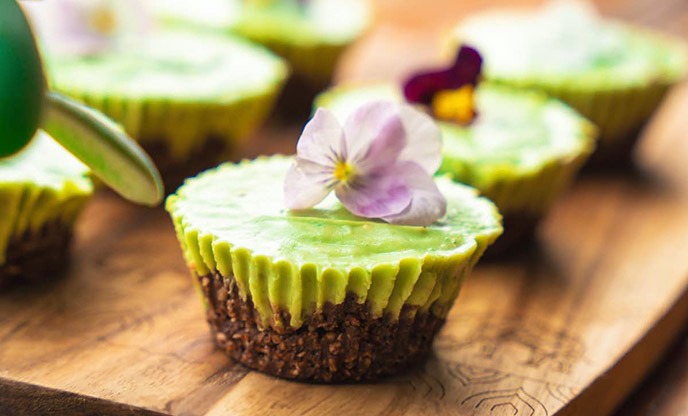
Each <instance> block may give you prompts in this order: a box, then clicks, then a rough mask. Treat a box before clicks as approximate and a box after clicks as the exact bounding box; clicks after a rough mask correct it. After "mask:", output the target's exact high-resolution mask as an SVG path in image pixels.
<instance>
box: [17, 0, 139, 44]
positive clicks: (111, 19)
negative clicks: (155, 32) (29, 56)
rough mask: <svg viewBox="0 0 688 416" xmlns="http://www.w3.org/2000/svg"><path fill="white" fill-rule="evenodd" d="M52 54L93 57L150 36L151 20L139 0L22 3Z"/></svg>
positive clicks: (67, 0) (77, 0)
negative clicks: (128, 42) (147, 34)
mask: <svg viewBox="0 0 688 416" xmlns="http://www.w3.org/2000/svg"><path fill="white" fill-rule="evenodd" d="M22 6H23V7H24V9H25V10H26V12H27V14H28V15H29V18H30V19H31V21H32V23H33V24H34V26H35V29H36V31H37V32H38V35H39V37H40V38H41V40H42V41H43V42H45V43H46V44H47V47H48V48H49V50H51V51H54V52H64V53H80V54H93V53H97V52H100V51H102V50H105V49H110V48H114V47H116V46H117V45H118V44H119V43H120V42H121V41H122V40H124V39H126V38H129V39H131V38H134V39H136V38H140V37H141V36H143V35H145V34H146V33H148V32H149V30H150V26H151V21H152V18H151V16H150V14H149V13H148V12H147V9H146V8H144V7H143V5H142V2H140V1H137V0H50V1H41V2H23V3H22Z"/></svg>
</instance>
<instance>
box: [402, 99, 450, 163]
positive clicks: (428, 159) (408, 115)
mask: <svg viewBox="0 0 688 416" xmlns="http://www.w3.org/2000/svg"><path fill="white" fill-rule="evenodd" d="M399 112H400V115H401V122H402V123H403V125H404V130H405V131H406V147H405V148H404V150H403V151H402V152H401V154H400V155H399V161H411V162H415V163H417V164H418V165H420V166H421V167H422V168H423V169H424V170H425V172H427V173H428V174H429V175H434V174H435V172H437V169H439V167H440V164H441V163H442V133H441V132H440V128H439V127H438V126H437V123H435V121H434V120H433V119H432V117H430V116H429V115H427V114H425V113H424V112H422V111H419V110H417V109H415V108H413V107H412V106H410V105H408V104H401V105H400V108H399Z"/></svg>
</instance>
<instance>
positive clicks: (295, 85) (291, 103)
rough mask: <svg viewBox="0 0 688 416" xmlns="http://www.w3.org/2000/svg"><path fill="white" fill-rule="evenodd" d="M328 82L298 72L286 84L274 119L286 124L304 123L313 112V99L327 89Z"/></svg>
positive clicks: (278, 101) (276, 107)
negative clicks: (300, 74) (311, 78)
mask: <svg viewBox="0 0 688 416" xmlns="http://www.w3.org/2000/svg"><path fill="white" fill-rule="evenodd" d="M328 85H329V81H328V82H317V81H313V80H310V79H307V78H304V77H303V76H299V75H298V74H294V75H292V76H291V77H290V78H289V79H288V80H287V82H286V84H285V85H284V89H283V90H282V93H281V94H280V96H279V98H278V99H277V104H276V105H275V109H274V111H273V117H272V118H273V119H275V120H276V121H278V122H280V123H284V124H304V123H305V122H306V121H308V119H309V118H310V116H311V113H312V112H313V100H314V99H315V96H316V95H318V93H320V92H322V91H323V90H325V89H326V88H327V87H328Z"/></svg>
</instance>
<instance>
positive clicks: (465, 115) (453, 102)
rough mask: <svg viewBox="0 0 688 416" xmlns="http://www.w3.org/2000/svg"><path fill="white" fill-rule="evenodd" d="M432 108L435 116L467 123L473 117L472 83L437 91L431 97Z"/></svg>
mask: <svg viewBox="0 0 688 416" xmlns="http://www.w3.org/2000/svg"><path fill="white" fill-rule="evenodd" d="M432 110H433V113H434V114H435V116H436V117H437V118H440V119H443V120H452V121H457V122H459V123H460V124H468V123H470V122H471V121H472V120H473V118H474V117H475V100H474V88H473V85H471V84H467V85H464V86H463V87H461V88H459V89H455V90H443V91H439V92H437V93H436V94H435V96H434V97H433V98H432Z"/></svg>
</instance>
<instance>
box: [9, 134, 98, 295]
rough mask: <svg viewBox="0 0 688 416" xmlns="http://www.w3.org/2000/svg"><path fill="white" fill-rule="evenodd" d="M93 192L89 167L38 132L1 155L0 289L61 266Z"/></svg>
mask: <svg viewBox="0 0 688 416" xmlns="http://www.w3.org/2000/svg"><path fill="white" fill-rule="evenodd" d="M92 193H93V184H92V182H91V180H90V178H89V170H88V168H87V167H86V166H84V165H83V164H82V163H81V162H79V161H78V160H77V159H75V158H74V157H73V156H72V155H70V154H69V153H67V151H65V150H64V149H63V148H62V147H60V145H59V144H57V143H56V142H54V141H53V140H52V139H51V138H50V137H49V136H48V135H47V134H45V133H43V132H39V133H38V134H37V135H36V137H35V138H34V139H33V141H32V142H31V143H30V144H29V145H28V146H27V147H26V148H25V149H24V150H22V151H21V152H20V153H18V154H16V155H14V156H12V157H10V158H6V159H0V287H3V286H7V285H10V284H13V283H18V282H31V281H39V280H46V279H51V278H53V277H54V276H55V275H56V274H59V273H60V272H61V271H62V270H64V268H65V267H66V265H67V263H68V259H69V243H70V241H71V238H72V231H73V228H74V222H75V221H76V218H77V216H78V215H79V213H80V212H81V209H82V208H83V207H84V204H85V203H86V201H87V200H88V198H89V197H90V196H91V194H92Z"/></svg>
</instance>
